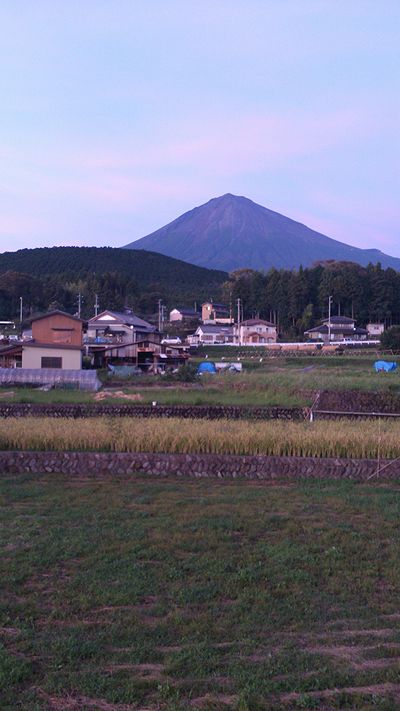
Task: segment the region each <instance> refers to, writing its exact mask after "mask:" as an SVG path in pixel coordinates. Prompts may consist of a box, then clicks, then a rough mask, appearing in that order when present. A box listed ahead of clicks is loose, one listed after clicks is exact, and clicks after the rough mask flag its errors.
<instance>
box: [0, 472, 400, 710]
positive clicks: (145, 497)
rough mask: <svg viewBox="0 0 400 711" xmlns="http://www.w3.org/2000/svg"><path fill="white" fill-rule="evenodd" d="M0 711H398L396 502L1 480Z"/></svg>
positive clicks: (291, 488)
mask: <svg viewBox="0 0 400 711" xmlns="http://www.w3.org/2000/svg"><path fill="white" fill-rule="evenodd" d="M1 505H2V522H3V524H4V525H3V526H2V529H1V530H2V534H1V535H2V540H1V543H2V557H1V562H0V566H1V568H0V580H1V587H2V591H1V598H0V599H1V608H0V609H1V620H0V626H1V634H2V640H3V644H2V647H1V651H0V681H1V684H2V697H1V698H2V701H1V708H2V709H9V710H11V709H13V710H14V709H16V708H21V709H30V710H32V711H50V710H52V709H54V710H61V709H63V710H64V709H69V710H71V709H72V710H74V711H75V710H78V709H85V710H91V709H92V710H97V709H99V710H102V711H129V710H133V711H139V710H141V711H144V709H147V710H148V711H156V710H157V711H181V710H182V711H183V710H186V709H200V708H202V709H214V710H215V711H216V710H217V709H218V710H220V709H225V708H226V709H237V710H238V711H239V710H240V711H246V710H247V711H257V710H258V711H260V710H261V709H264V710H269V711H272V710H276V711H278V709H300V708H319V709H321V710H322V709H324V711H326V709H343V708H354V709H356V708H358V709H365V710H366V709H371V711H372V709H374V710H375V709H377V708H378V709H381V711H382V710H383V709H386V710H387V711H388V710H389V709H390V710H392V711H393V709H396V708H400V678H399V670H400V609H399V592H400V547H399V514H400V486H399V485H397V484H395V483H391V484H388V483H381V484H377V483H375V484H370V485H365V484H364V485H360V484H358V485H357V484H354V483H352V482H345V483H343V482H342V483H338V482H329V483H327V482H325V483H321V482H314V483H312V484H310V483H309V484H301V485H300V484H299V485H286V486H283V485H275V486H265V485H260V484H257V483H248V482H229V483H228V482H224V483H221V482H212V483H211V482H208V481H194V482H193V481H190V482H187V481H185V482H183V481H156V480H149V481H145V480H143V479H140V478H134V477H132V478H131V479H128V480H127V479H124V480H123V481H120V482H119V481H116V480H115V478H113V477H102V478H101V479H98V480H93V479H85V477H81V478H73V479H69V478H67V477H63V476H58V475H43V476H37V477H29V476H16V477H7V478H6V477H3V479H2V481H1Z"/></svg>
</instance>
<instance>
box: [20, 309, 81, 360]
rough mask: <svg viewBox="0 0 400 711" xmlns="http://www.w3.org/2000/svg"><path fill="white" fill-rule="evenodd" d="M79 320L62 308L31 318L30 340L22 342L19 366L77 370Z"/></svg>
mask: <svg viewBox="0 0 400 711" xmlns="http://www.w3.org/2000/svg"><path fill="white" fill-rule="evenodd" d="M83 323H84V322H83V321H82V319H80V318H77V317H76V316H71V314H67V313H65V312H64V311H50V312H49V313H47V314H43V315H42V316H37V317H36V318H34V319H32V340H31V341H27V342H26V343H23V345H22V367H23V368H61V369H63V370H65V369H67V370H80V369H81V367H82V327H83Z"/></svg>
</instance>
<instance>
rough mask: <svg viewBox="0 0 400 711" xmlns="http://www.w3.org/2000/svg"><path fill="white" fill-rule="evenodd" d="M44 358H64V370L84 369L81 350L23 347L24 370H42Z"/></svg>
mask: <svg viewBox="0 0 400 711" xmlns="http://www.w3.org/2000/svg"><path fill="white" fill-rule="evenodd" d="M43 357H44V358H62V369H63V370H80V369H81V368H82V353H81V351H80V350H79V349H68V348H46V346H40V347H39V346H28V345H24V346H22V367H23V368H41V367H42V358H43Z"/></svg>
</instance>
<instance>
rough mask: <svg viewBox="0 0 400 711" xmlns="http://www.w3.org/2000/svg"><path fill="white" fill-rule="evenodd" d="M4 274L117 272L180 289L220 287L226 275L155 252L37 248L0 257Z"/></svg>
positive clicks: (120, 249)
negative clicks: (180, 287) (9, 272)
mask: <svg viewBox="0 0 400 711" xmlns="http://www.w3.org/2000/svg"><path fill="white" fill-rule="evenodd" d="M7 271H16V272H23V273H24V274H35V275H36V276H40V275H42V276H43V275H49V274H67V275H70V276H74V277H76V278H77V277H78V276H80V275H83V274H86V273H92V274H104V273H106V272H119V273H122V274H127V275H129V276H130V277H131V278H132V279H135V280H136V281H137V283H138V284H140V285H143V286H145V285H146V284H149V283H165V284H170V285H171V286H172V285H174V286H176V284H181V285H182V286H183V287H189V286H190V287H193V286H208V285H210V286H211V287H212V286H214V285H215V286H220V285H221V284H222V283H223V282H224V281H226V280H227V278H228V275H227V274H226V272H223V271H217V270H212V269H206V268H204V267H198V266H195V265H193V264H187V263H186V262H183V261H181V260H179V259H173V258H171V257H167V256H165V255H162V254H160V253H158V252H145V251H144V250H136V249H132V250H131V251H129V252H127V251H126V250H125V249H122V248H114V247H38V248H36V249H19V250H18V251H17V252H3V253H2V254H0V274H2V273H4V272H7Z"/></svg>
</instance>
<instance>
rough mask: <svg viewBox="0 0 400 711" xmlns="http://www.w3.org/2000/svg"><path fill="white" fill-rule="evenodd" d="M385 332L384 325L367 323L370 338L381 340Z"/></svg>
mask: <svg viewBox="0 0 400 711" xmlns="http://www.w3.org/2000/svg"><path fill="white" fill-rule="evenodd" d="M384 330H385V324H384V323H367V333H368V338H372V339H374V338H375V339H377V340H378V339H379V338H380V337H381V335H382V333H383V332H384Z"/></svg>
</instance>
